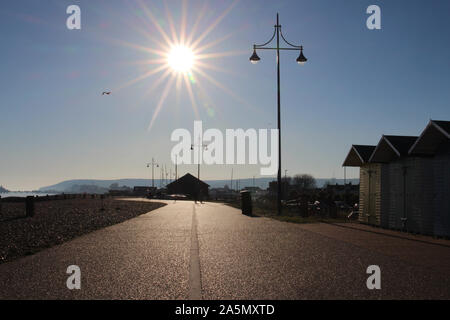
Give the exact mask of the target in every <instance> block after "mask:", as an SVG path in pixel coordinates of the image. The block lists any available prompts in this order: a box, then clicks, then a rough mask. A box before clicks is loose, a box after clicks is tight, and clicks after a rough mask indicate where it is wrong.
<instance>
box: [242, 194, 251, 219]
mask: <svg viewBox="0 0 450 320" xmlns="http://www.w3.org/2000/svg"><path fill="white" fill-rule="evenodd" d="M241 209H242V214H245V215H247V216H251V215H252V195H251V193H250V191H247V190H243V191H241Z"/></svg>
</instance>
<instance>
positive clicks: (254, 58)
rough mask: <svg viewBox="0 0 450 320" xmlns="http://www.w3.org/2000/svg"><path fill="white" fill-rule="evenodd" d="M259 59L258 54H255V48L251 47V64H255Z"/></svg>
mask: <svg viewBox="0 0 450 320" xmlns="http://www.w3.org/2000/svg"><path fill="white" fill-rule="evenodd" d="M259 60H261V58H260V57H258V55H257V54H256V49H253V54H252V56H251V57H250V62H251V63H253V64H257V63H258V62H259Z"/></svg>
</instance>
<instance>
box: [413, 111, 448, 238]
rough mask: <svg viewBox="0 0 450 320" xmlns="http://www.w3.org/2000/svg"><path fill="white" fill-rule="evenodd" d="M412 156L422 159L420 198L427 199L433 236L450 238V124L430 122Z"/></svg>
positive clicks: (418, 140) (417, 142)
mask: <svg viewBox="0 0 450 320" xmlns="http://www.w3.org/2000/svg"><path fill="white" fill-rule="evenodd" d="M409 155H410V157H414V158H421V159H422V162H421V165H422V167H421V169H420V170H418V171H420V177H418V180H419V181H420V186H419V185H417V186H416V187H417V189H418V190H417V194H419V193H422V194H425V195H426V196H425V199H426V200H425V202H426V205H424V209H423V210H424V211H425V210H426V211H427V212H428V214H431V215H432V226H431V229H432V231H431V233H432V234H434V235H436V236H445V237H450V121H436V120H430V122H429V123H428V125H427V127H426V128H425V130H424V131H423V132H422V134H421V135H420V137H419V138H418V139H417V141H416V142H415V143H414V144H413V145H412V146H411V148H410V150H409ZM425 163H426V164H425ZM430 194H431V196H429V195H430ZM425 208H426V209H425Z"/></svg>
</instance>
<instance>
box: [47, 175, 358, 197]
mask: <svg viewBox="0 0 450 320" xmlns="http://www.w3.org/2000/svg"><path fill="white" fill-rule="evenodd" d="M274 180H276V178H255V186H256V187H260V188H262V189H266V188H267V187H268V186H269V182H270V181H274ZM205 182H206V183H208V184H209V185H210V187H211V188H222V187H224V186H225V185H228V186H229V187H230V186H231V181H230V180H205ZM327 182H330V183H332V184H336V183H337V184H343V183H344V179H316V183H317V186H318V187H323V186H324V185H325V183H327ZM349 182H351V183H352V184H358V183H359V179H347V183H349ZM114 183H117V184H118V185H119V186H126V187H130V188H133V187H134V186H151V184H152V182H151V180H150V179H118V180H93V179H83V180H67V181H63V182H60V183H57V184H55V185H52V186H48V187H42V188H40V189H39V191H42V192H50V191H52V192H66V193H70V192H76V191H79V190H80V186H82V187H83V189H86V188H91V189H92V190H96V191H97V192H98V193H103V192H105V191H106V189H108V188H109V187H110V186H111V185H112V184H114ZM236 183H237V181H236V180H233V188H236ZM155 186H157V187H159V186H160V180H159V179H155ZM252 186H253V179H252V178H248V179H240V180H239V187H240V188H241V189H242V188H245V187H252Z"/></svg>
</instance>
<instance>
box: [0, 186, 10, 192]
mask: <svg viewBox="0 0 450 320" xmlns="http://www.w3.org/2000/svg"><path fill="white" fill-rule="evenodd" d="M7 192H9V190H6V189H5V188H3V186H0V193H7Z"/></svg>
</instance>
